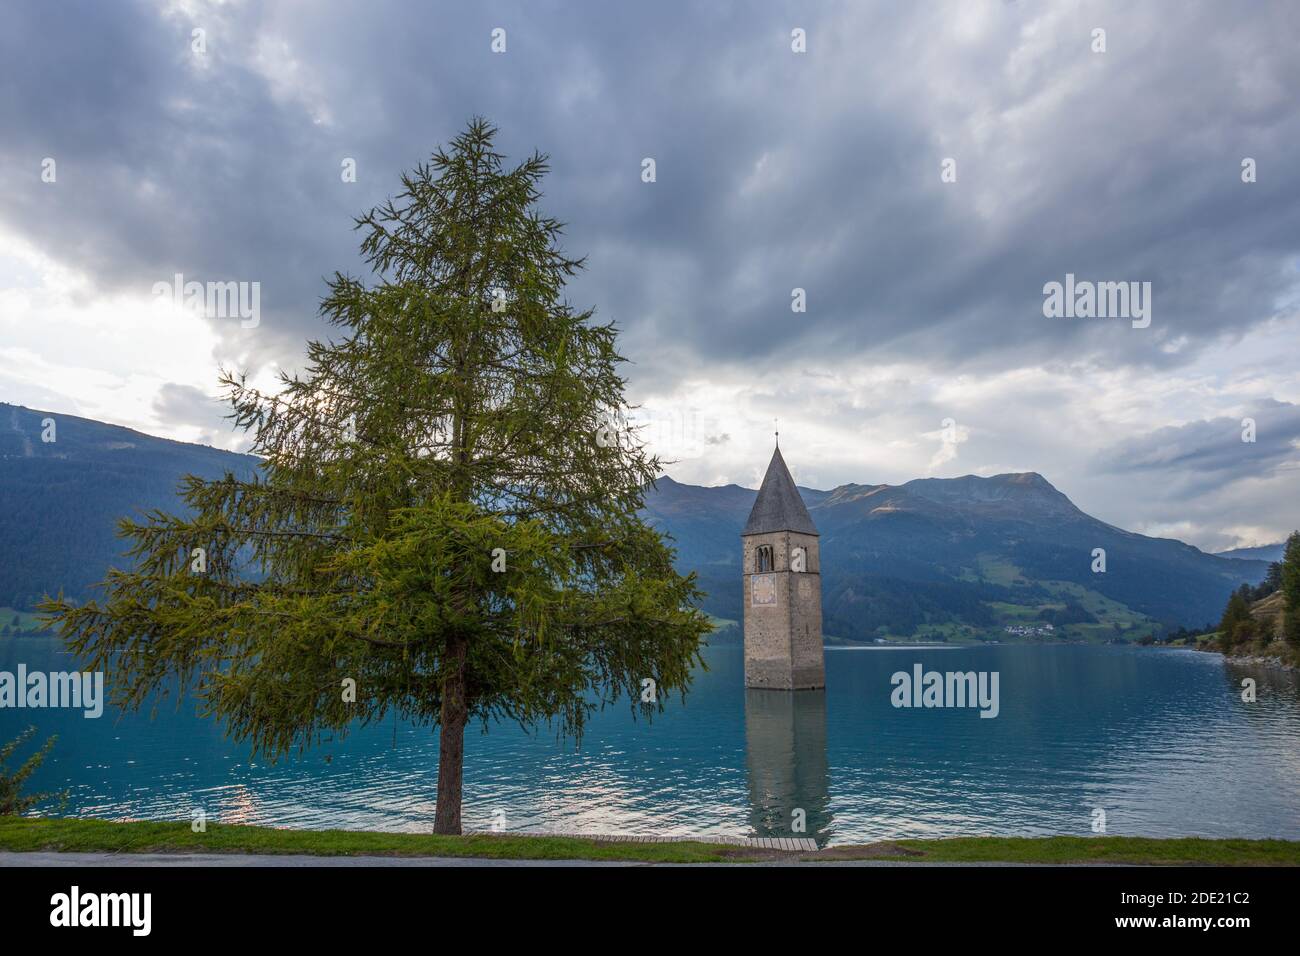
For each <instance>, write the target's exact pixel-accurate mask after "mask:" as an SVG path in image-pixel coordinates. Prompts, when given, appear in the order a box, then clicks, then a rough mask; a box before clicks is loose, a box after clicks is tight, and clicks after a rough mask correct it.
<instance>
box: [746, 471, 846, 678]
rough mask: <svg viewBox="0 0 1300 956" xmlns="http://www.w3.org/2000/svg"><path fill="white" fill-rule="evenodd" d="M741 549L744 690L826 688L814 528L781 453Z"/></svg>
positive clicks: (756, 503) (818, 556)
mask: <svg viewBox="0 0 1300 956" xmlns="http://www.w3.org/2000/svg"><path fill="white" fill-rule="evenodd" d="M740 540H741V543H742V549H743V552H744V553H743V557H742V559H741V560H742V561H743V564H742V574H743V577H744V582H745V587H744V595H743V598H742V600H743V601H744V608H745V612H744V613H745V686H746V687H759V688H770V689H772V690H811V689H815V688H820V687H825V686H826V664H825V661H824V660H823V656H822V578H821V554H820V551H819V548H818V543H817V527H816V525H814V524H813V521H812V517H811V516H810V515H809V514H808V509H807V508H806V507H804V503H803V498H801V497H800V496H799V489H798V488H796V487H795V484H794V479H793V478H791V477H790V470H789V469H788V468H786V466H785V460H784V459H782V457H781V448H780V446H778V447H777V448H776V450H775V451H774V452H773V453H772V461H771V463H770V464H769V465H768V466H767V474H766V475H765V476H764V478H763V485H762V487H761V488H759V489H758V498H757V499H756V500H755V501H754V509H753V510H752V511H751V512H750V513H749V521H748V522H746V524H745V530H744V531H742V532H741V533H740Z"/></svg>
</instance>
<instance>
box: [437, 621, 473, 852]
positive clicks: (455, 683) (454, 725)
mask: <svg viewBox="0 0 1300 956" xmlns="http://www.w3.org/2000/svg"><path fill="white" fill-rule="evenodd" d="M465 651H466V646H465V640H464V638H455V639H453V640H452V641H450V642H449V643H448V646H447V668H448V674H447V681H446V683H445V684H444V685H443V689H442V712H441V715H440V717H439V724H440V726H439V729H438V803H437V806H436V807H435V809H434V811H433V832H434V833H448V834H454V835H459V834H460V787H461V777H462V775H463V772H464V768H465V721H466V717H467V715H468V713H469V708H468V707H467V706H466V701H465Z"/></svg>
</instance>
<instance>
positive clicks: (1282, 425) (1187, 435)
mask: <svg viewBox="0 0 1300 956" xmlns="http://www.w3.org/2000/svg"><path fill="white" fill-rule="evenodd" d="M1247 420H1249V422H1250V423H1252V425H1253V427H1252V428H1250V429H1249V430H1248V429H1247ZM1246 438H1250V439H1251V440H1245V439H1246ZM1099 457H1100V461H1101V463H1102V466H1103V468H1105V469H1106V470H1108V471H1112V472H1121V473H1122V472H1129V473H1139V472H1145V473H1149V474H1150V475H1152V476H1153V477H1155V479H1156V480H1168V476H1175V477H1176V478H1177V479H1178V480H1180V481H1191V482H1193V483H1195V484H1197V485H1201V486H1204V487H1214V486H1218V485H1221V484H1224V483H1226V482H1230V481H1236V480H1240V479H1263V478H1267V477H1270V476H1272V475H1273V474H1275V473H1277V472H1278V470H1279V469H1282V468H1285V467H1287V466H1291V467H1294V468H1300V406H1297V405H1292V404H1290V403H1288V402H1277V401H1267V402H1260V403H1258V404H1256V405H1255V406H1253V407H1251V408H1248V409H1247V410H1246V412H1245V414H1244V415H1242V416H1240V417H1234V418H1228V417H1223V418H1215V419H1212V420H1209V421H1195V422H1188V423H1187V424H1185V425H1178V426H1169V427H1166V428H1159V429H1156V430H1155V431H1153V432H1151V433H1149V434H1146V435H1142V436H1140V437H1137V438H1132V439H1129V440H1127V441H1124V442H1122V443H1120V444H1119V445H1117V446H1116V447H1114V448H1111V449H1107V450H1106V451H1105V452H1103V453H1102V454H1101V455H1100V456H1099ZM1161 475H1163V476H1165V477H1164V478H1161V477H1159V476H1161Z"/></svg>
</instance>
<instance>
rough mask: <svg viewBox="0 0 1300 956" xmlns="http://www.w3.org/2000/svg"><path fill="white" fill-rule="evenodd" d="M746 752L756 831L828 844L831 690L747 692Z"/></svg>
mask: <svg viewBox="0 0 1300 956" xmlns="http://www.w3.org/2000/svg"><path fill="white" fill-rule="evenodd" d="M745 755H746V761H747V763H748V770H749V825H750V828H751V829H752V830H753V835H754V836H759V837H801V838H811V839H814V840H816V841H817V845H818V846H825V845H826V842H827V841H828V840H829V839H830V835H831V822H832V821H831V812H830V792H829V786H830V784H829V776H828V774H827V768H826V692H825V691H824V690H801V691H795V692H793V693H792V692H790V691H779V690H755V689H749V690H746V691H745ZM799 811H802V817H801V815H800V813H799ZM801 819H802V823H803V831H802V832H800V830H799V829H798V827H799V822H800V820H801Z"/></svg>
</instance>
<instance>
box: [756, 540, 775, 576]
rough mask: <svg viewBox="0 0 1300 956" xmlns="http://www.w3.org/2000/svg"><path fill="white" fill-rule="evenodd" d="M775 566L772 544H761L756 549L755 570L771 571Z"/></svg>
mask: <svg viewBox="0 0 1300 956" xmlns="http://www.w3.org/2000/svg"><path fill="white" fill-rule="evenodd" d="M773 567H774V565H773V563H772V546H771V545H770V544H760V545H759V546H758V547H757V548H755V549H754V570H755V571H771V570H772V568H773Z"/></svg>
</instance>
